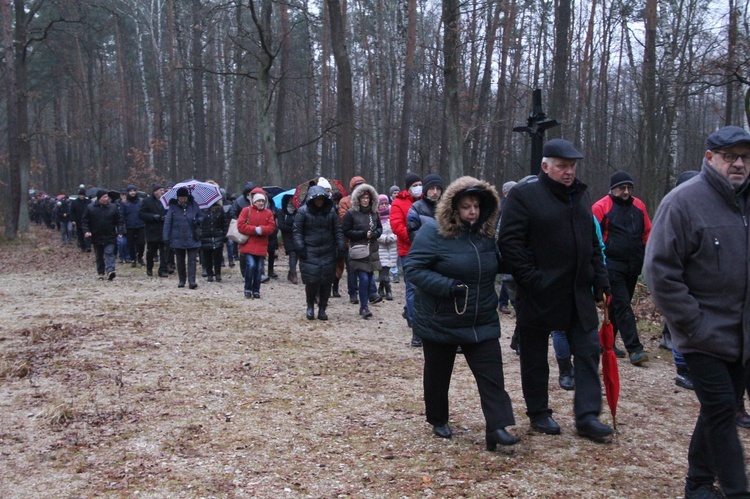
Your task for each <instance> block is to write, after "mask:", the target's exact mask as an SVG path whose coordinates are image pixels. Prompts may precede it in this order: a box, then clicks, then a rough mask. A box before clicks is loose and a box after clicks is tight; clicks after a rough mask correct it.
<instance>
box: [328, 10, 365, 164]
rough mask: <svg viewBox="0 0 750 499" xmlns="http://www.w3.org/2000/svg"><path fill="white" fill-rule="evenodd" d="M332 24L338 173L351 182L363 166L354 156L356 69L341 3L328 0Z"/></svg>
mask: <svg viewBox="0 0 750 499" xmlns="http://www.w3.org/2000/svg"><path fill="white" fill-rule="evenodd" d="M326 4H327V5H328V16H329V19H330V25H331V48H332V50H333V57H334V59H335V60H336V67H337V69H338V76H337V78H336V89H337V92H338V93H337V109H336V116H337V122H338V125H339V126H338V130H337V136H336V137H337V140H336V162H337V163H338V164H337V168H336V171H339V172H341V176H342V178H343V179H349V178H351V177H353V176H354V174H355V172H356V173H360V168H361V166H360V165H355V164H354V163H355V156H354V126H355V121H354V100H353V95H352V68H351V65H350V63H349V54H348V50H347V46H346V30H345V27H344V16H343V13H342V10H341V4H340V2H339V0H326Z"/></svg>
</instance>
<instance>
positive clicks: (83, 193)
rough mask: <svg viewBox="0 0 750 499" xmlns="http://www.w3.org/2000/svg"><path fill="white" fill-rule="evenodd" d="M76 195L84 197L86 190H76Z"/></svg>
mask: <svg viewBox="0 0 750 499" xmlns="http://www.w3.org/2000/svg"><path fill="white" fill-rule="evenodd" d="M78 195H79V196H80V195H84V196H85V195H86V189H78Z"/></svg>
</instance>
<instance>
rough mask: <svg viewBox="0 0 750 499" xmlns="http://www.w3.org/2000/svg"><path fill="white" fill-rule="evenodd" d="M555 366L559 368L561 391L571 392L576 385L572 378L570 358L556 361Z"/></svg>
mask: <svg viewBox="0 0 750 499" xmlns="http://www.w3.org/2000/svg"><path fill="white" fill-rule="evenodd" d="M557 366H558V367H559V368H560V378H559V383H560V388H562V389H563V390H573V389H574V388H575V387H576V383H575V378H574V377H573V363H572V362H571V361H570V357H566V358H564V359H557Z"/></svg>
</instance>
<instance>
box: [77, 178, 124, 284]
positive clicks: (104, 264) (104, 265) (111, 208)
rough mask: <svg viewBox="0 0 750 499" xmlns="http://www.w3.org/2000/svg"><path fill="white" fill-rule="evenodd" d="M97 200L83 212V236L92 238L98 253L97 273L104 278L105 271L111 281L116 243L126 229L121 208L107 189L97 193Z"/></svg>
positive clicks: (113, 275) (95, 250) (113, 276)
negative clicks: (108, 193)
mask: <svg viewBox="0 0 750 499" xmlns="http://www.w3.org/2000/svg"><path fill="white" fill-rule="evenodd" d="M96 198H97V199H96V202H95V203H93V204H91V205H89V206H88V207H87V208H86V211H85V212H84V213H83V219H82V220H81V225H82V226H83V236H84V237H85V238H86V239H89V238H90V239H91V245H92V246H93V247H94V252H95V253H96V273H97V274H99V279H104V275H105V272H106V274H107V277H108V279H109V280H110V281H111V280H113V279H114V278H115V244H116V243H117V239H118V238H121V237H122V234H123V232H124V231H125V224H124V223H123V220H122V217H121V216H120V210H118V209H117V206H116V205H115V204H114V203H111V202H110V199H109V196H108V195H107V191H104V190H100V191H99V192H97V193H96Z"/></svg>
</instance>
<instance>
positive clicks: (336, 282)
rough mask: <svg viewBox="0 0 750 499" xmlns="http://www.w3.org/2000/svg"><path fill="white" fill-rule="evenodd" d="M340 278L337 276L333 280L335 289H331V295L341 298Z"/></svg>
mask: <svg viewBox="0 0 750 499" xmlns="http://www.w3.org/2000/svg"><path fill="white" fill-rule="evenodd" d="M339 280H340V279H338V278H337V279H336V280H335V281H333V290H332V291H331V296H333V297H334V298H341V293H339Z"/></svg>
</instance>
